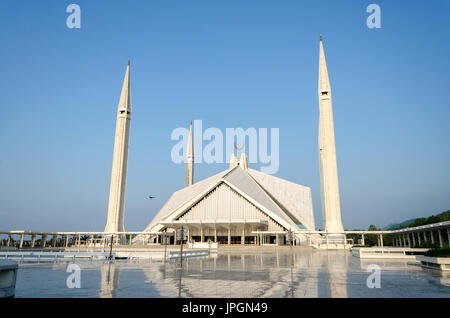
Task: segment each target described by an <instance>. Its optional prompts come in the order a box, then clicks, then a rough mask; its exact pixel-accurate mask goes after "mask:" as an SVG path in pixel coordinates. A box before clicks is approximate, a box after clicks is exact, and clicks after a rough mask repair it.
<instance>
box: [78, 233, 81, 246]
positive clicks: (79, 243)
mask: <svg viewBox="0 0 450 318" xmlns="http://www.w3.org/2000/svg"><path fill="white" fill-rule="evenodd" d="M77 245H78V247H80V245H81V235H80V234H78V244H77Z"/></svg>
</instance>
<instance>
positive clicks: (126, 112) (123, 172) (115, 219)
mask: <svg viewBox="0 0 450 318" xmlns="http://www.w3.org/2000/svg"><path fill="white" fill-rule="evenodd" d="M130 122H131V91H130V61H128V65H127V69H126V72H125V78H124V80H123V85H122V91H121V94H120V99H119V105H118V107H117V119H116V133H115V138H114V151H113V163H112V172H111V184H110V189H109V203H108V218H107V222H106V226H105V232H124V231H125V229H124V208H125V195H126V180H127V166H128V148H129V142H130ZM120 241H123V236H122V235H120V236H119V243H121V242H120Z"/></svg>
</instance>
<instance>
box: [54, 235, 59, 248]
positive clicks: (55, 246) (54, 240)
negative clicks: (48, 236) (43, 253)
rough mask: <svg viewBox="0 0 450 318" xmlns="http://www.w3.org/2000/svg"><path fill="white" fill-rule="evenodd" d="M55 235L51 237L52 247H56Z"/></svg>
mask: <svg viewBox="0 0 450 318" xmlns="http://www.w3.org/2000/svg"><path fill="white" fill-rule="evenodd" d="M57 237H58V236H57V235H53V247H56V239H57Z"/></svg>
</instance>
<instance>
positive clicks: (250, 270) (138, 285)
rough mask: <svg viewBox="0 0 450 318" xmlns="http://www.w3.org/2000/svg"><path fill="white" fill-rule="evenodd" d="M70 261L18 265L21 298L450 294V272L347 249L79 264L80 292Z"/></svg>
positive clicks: (398, 295) (253, 252) (257, 251)
mask: <svg viewBox="0 0 450 318" xmlns="http://www.w3.org/2000/svg"><path fill="white" fill-rule="evenodd" d="M69 264H71V263H69V262H59V263H40V264H36V263H35V264H28V263H22V264H19V273H18V277H17V283H16V297H237V298H245V297H252V298H254V297H283V298H284V297H296V298H303V297H401V298H404V297H450V274H442V273H440V272H438V271H435V270H430V269H423V268H421V267H420V265H419V264H418V263H416V262H412V261H406V260H361V259H359V258H356V257H353V256H352V255H351V254H350V252H348V251H317V250H314V249H309V248H304V249H294V250H292V251H290V250H289V249H280V250H271V251H270V252H268V251H264V250H263V249H260V250H255V249H253V250H252V251H251V252H246V251H243V250H237V251H235V252H226V251H222V252H220V250H219V254H217V255H215V256H214V255H213V256H211V257H207V258H201V259H194V258H192V259H186V260H184V261H183V269H180V268H179V262H176V261H172V262H167V263H163V262H161V261H153V262H151V261H126V260H121V261H119V260H117V261H113V262H99V261H92V262H91V261H77V262H76V263H75V264H76V265H78V267H79V268H80V271H79V287H80V288H69V287H68V284H67V280H68V279H69V285H70V283H72V284H74V283H76V277H75V276H74V275H75V272H67V269H68V266H69ZM76 267H77V266H75V267H73V266H72V269H73V268H76ZM374 268H375V269H379V270H380V271H379V276H378V277H379V279H377V277H376V275H377V273H376V272H377V271H375V272H374V270H373V269H374ZM368 270H369V271H368ZM70 275H72V276H70ZM370 275H372V276H370ZM374 275H375V276H374ZM369 276H370V277H369ZM368 280H369V283H371V285H372V286H373V285H375V287H374V288H369V287H368V285H367V281H368ZM377 282H379V287H380V288H376V283H377ZM369 285H370V284H369Z"/></svg>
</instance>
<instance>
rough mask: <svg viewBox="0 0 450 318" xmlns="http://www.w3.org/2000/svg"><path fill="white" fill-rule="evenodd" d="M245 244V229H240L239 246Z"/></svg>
mask: <svg viewBox="0 0 450 318" xmlns="http://www.w3.org/2000/svg"><path fill="white" fill-rule="evenodd" d="M244 244H245V227H243V228H242V235H241V245H244Z"/></svg>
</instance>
